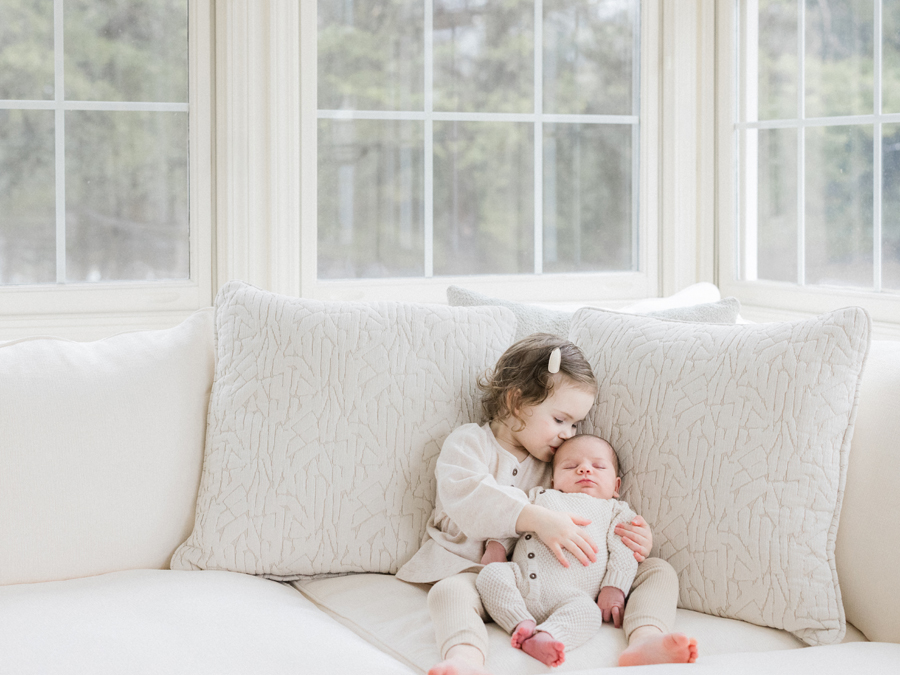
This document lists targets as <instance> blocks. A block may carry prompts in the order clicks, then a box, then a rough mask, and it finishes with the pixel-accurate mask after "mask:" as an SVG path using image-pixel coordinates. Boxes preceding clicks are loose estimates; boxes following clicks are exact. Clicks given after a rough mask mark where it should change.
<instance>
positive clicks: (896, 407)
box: [837, 340, 900, 643]
mask: <svg viewBox="0 0 900 675" xmlns="http://www.w3.org/2000/svg"><path fill="white" fill-rule="evenodd" d="M898 482H900V342H888V341H882V340H873V341H872V349H871V351H870V352H869V359H868V361H867V362H866V369H865V371H864V372H863V376H862V382H861V383H860V387H859V413H858V414H857V416H856V425H855V431H854V433H853V444H852V446H851V449H850V466H849V467H848V469H847V487H846V489H845V491H844V504H843V508H842V510H841V523H840V527H839V528H838V536H837V568H838V578H839V579H840V581H841V590H842V592H843V596H844V607H845V609H846V610H847V620H848V621H849V622H850V623H852V624H853V625H854V626H856V627H857V628H859V629H860V630H861V631H862V632H863V633H865V634H866V637H868V638H869V639H870V640H877V641H879V642H897V643H900V574H898V573H897V569H898V561H900V521H898V518H897V515H898V514H900V488H898Z"/></svg>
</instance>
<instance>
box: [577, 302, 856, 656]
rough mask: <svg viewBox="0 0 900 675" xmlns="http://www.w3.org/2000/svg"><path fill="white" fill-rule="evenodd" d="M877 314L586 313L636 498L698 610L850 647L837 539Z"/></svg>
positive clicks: (580, 324) (606, 421)
mask: <svg viewBox="0 0 900 675" xmlns="http://www.w3.org/2000/svg"><path fill="white" fill-rule="evenodd" d="M869 332H870V326H869V318H868V315H867V314H866V313H865V311H864V310H862V309H859V308H848V309H842V310H839V311H836V312H832V313H830V314H825V315H823V316H820V317H816V318H812V319H808V320H803V321H797V322H790V323H769V324H753V325H737V326H722V325H708V324H695V323H683V322H677V321H665V320H659V319H652V318H648V317H642V316H634V315H627V314H618V313H614V312H606V311H602V310H590V309H584V310H580V311H579V312H578V313H577V314H576V316H575V318H574V319H573V322H572V328H571V332H570V339H571V340H572V341H573V342H575V344H577V345H578V346H580V347H581V348H582V350H584V352H585V354H586V356H587V358H588V360H589V361H590V363H591V365H592V367H593V369H594V373H595V374H596V376H597V379H598V382H599V385H600V393H599V395H598V400H597V404H596V405H595V406H594V409H593V410H592V411H591V414H590V416H589V419H588V420H586V422H585V428H586V430H587V431H593V432H594V433H597V434H599V435H601V436H603V437H605V438H607V439H609V441H610V442H611V443H612V445H613V446H614V447H615V448H616V450H617V451H618V453H619V458H620V461H621V467H622V471H623V491H622V499H624V500H625V501H627V502H628V503H629V504H631V506H632V508H633V509H634V510H635V511H637V512H638V513H640V514H641V515H643V516H644V517H645V518H646V519H647V521H648V522H649V523H650V524H651V526H652V528H653V532H654V555H658V556H659V557H661V558H664V559H666V560H668V561H669V562H670V563H671V564H672V565H673V566H674V568H675V570H676V571H677V572H678V577H679V589H680V596H679V605H680V606H681V607H683V608H685V609H691V610H695V611H699V612H705V613H707V614H712V615H716V616H725V617H730V618H734V619H742V620H744V621H749V622H751V623H755V624H760V625H764V626H771V627H773V628H780V629H784V630H787V631H789V632H791V633H793V634H794V635H796V636H797V637H798V638H800V639H802V640H804V641H805V642H807V643H808V644H828V643H832V642H837V641H839V640H840V639H841V638H842V637H843V635H844V630H845V621H844V609H843V606H842V604H841V593H840V588H839V586H838V579H837V571H836V567H835V536H836V534H837V525H838V517H839V515H840V509H841V500H842V497H843V490H844V483H845V480H846V473H847V459H848V452H849V448H850V438H851V435H852V431H853V422H854V418H855V415H856V403H857V395H858V385H859V380H860V373H861V371H862V368H863V363H864V361H865V359H866V354H867V350H868V346H869Z"/></svg>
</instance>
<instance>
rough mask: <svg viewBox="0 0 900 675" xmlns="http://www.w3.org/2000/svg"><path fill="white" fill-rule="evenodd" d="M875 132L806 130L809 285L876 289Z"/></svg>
mask: <svg viewBox="0 0 900 675" xmlns="http://www.w3.org/2000/svg"><path fill="white" fill-rule="evenodd" d="M872 204H873V194H872V127H871V126H862V125H860V126H840V127H818V128H810V129H807V130H806V261H807V262H806V280H807V282H808V283H811V284H833V285H850V286H863V287H871V286H872V282H873V276H872V275H873V268H872V214H873V209H872Z"/></svg>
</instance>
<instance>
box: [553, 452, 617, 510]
mask: <svg viewBox="0 0 900 675" xmlns="http://www.w3.org/2000/svg"><path fill="white" fill-rule="evenodd" d="M615 467H616V465H615V463H614V462H613V449H612V448H611V447H610V446H609V444H608V443H606V442H605V441H601V440H600V439H599V438H594V437H591V436H580V437H578V438H573V439H571V440H568V441H566V442H565V443H563V444H562V445H561V446H560V447H559V450H557V452H556V457H555V458H554V462H553V488H554V489H555V490H559V491H560V492H581V493H583V494H586V495H591V496H592V497H597V498H598V499H616V498H618V496H619V487H620V486H621V484H622V481H621V479H620V478H619V477H618V476H617V475H616V468H615Z"/></svg>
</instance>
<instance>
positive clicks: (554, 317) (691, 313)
mask: <svg viewBox="0 0 900 675" xmlns="http://www.w3.org/2000/svg"><path fill="white" fill-rule="evenodd" d="M447 302H448V303H449V304H450V306H451V307H473V306H480V305H494V306H497V307H506V308H507V309H509V310H510V311H512V313H513V314H515V315H516V340H521V339H522V338H523V337H526V336H528V335H531V334H532V333H551V334H553V335H556V336H558V337H567V336H568V335H569V324H570V322H571V321H572V317H573V316H574V314H575V312H568V311H563V310H556V309H548V308H546V307H539V306H537V305H530V304H527V303H523V302H512V301H510V300H500V299H499V298H492V297H490V296H488V295H484V294H482V293H477V292H476V291H470V290H468V289H465V288H460V287H459V286H448V287H447ZM624 311H628V309H627V308H626V309H625V310H624ZM740 311H741V303H740V302H739V301H738V299H737V298H725V299H723V300H718V301H716V302H705V303H701V304H697V305H690V306H686V307H667V308H665V309H658V310H655V311H643V310H639V311H638V312H637V313H639V314H645V315H646V316H655V317H658V318H661V319H676V320H679V321H700V322H704V323H723V324H733V323H734V322H735V321H736V320H737V316H738V313H739V312H740Z"/></svg>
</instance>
